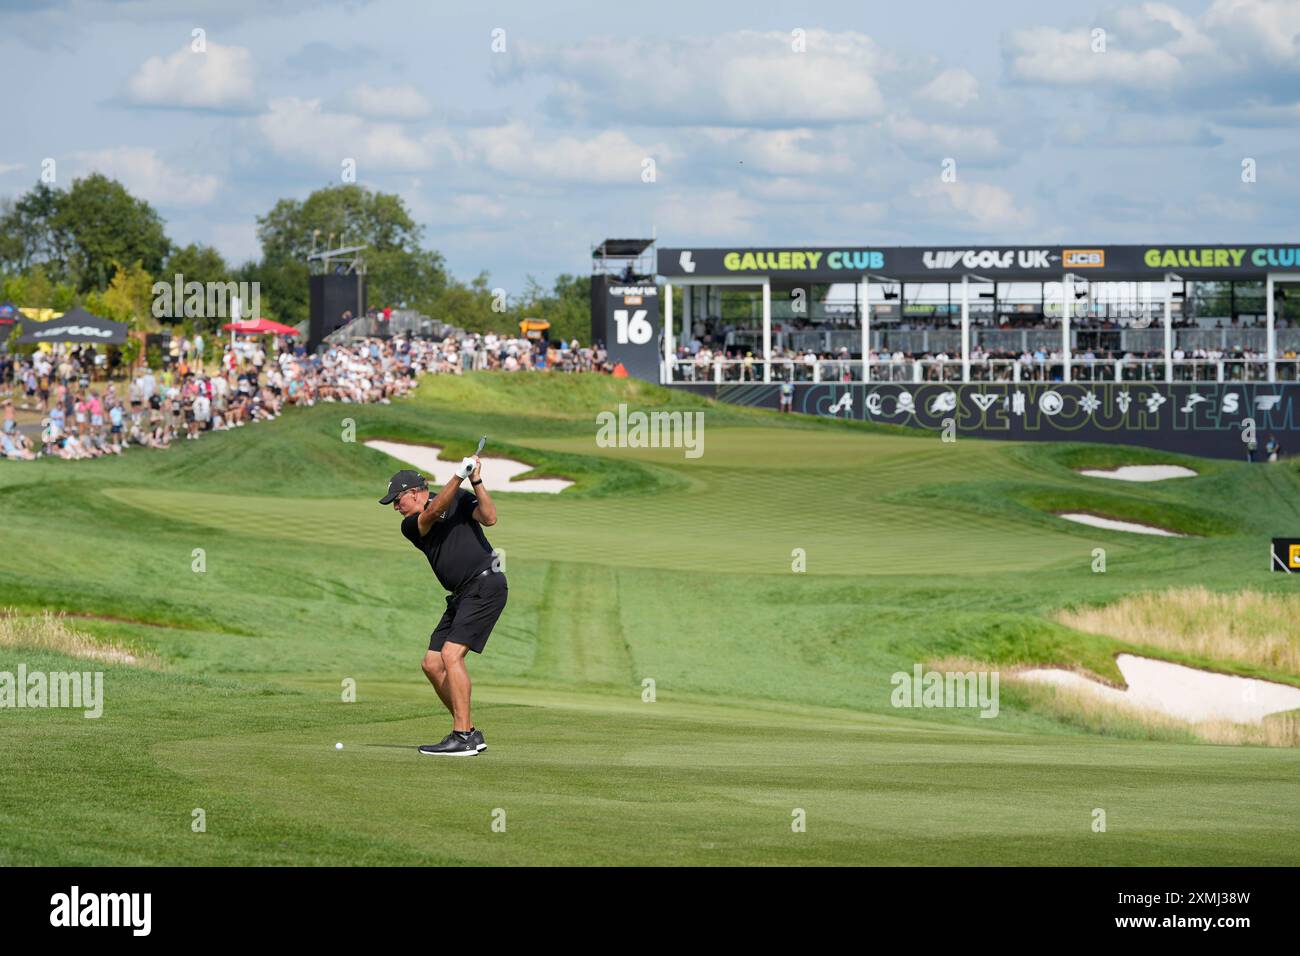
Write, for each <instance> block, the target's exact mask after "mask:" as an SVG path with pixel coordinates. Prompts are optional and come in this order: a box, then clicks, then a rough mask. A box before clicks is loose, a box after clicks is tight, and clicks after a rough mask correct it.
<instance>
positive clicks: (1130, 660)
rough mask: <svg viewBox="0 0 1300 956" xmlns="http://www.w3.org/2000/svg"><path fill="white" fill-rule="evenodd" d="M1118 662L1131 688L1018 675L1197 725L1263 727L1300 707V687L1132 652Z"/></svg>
mask: <svg viewBox="0 0 1300 956" xmlns="http://www.w3.org/2000/svg"><path fill="white" fill-rule="evenodd" d="M1115 662H1116V663H1117V664H1118V665H1119V671H1120V673H1121V674H1123V675H1124V681H1125V683H1127V684H1128V689H1127V690H1119V689H1118V688H1115V687H1110V686H1108V685H1106V684H1103V683H1101V682H1100V681H1096V680H1092V679H1090V678H1087V677H1084V676H1082V675H1080V674H1076V673H1074V672H1073V671H1066V670H1059V669H1056V668H1037V669H1034V670H1027V671H1021V672H1020V673H1018V674H1017V675H1016V676H1017V677H1022V678H1024V679H1026V680H1031V681H1038V682H1040V683H1044V684H1055V685H1056V686H1058V687H1069V688H1075V689H1079V690H1082V691H1083V692H1085V693H1088V694H1093V695H1095V696H1097V697H1099V698H1101V699H1102V700H1105V701H1108V702H1111V703H1119V704H1129V705H1131V706H1134V707H1142V708H1145V709H1147V710H1154V711H1159V712H1160V713H1162V714H1168V715H1169V716H1171V717H1177V718H1179V719H1180V720H1189V721H1192V722H1194V723H1196V722H1200V721H1204V720H1229V721H1232V722H1233V723H1237V724H1258V723H1260V721H1262V720H1263V719H1264V717H1265V716H1266V715H1268V714H1276V713H1281V712H1283V711H1288V710H1296V709H1300V687H1290V686H1288V685H1286V684H1275V683H1273V682H1272V681H1265V680H1256V679H1255V678H1251V677H1233V676H1231V675H1228V674H1214V673H1211V672H1210V671H1203V670H1197V669H1196V668H1194V667H1184V666H1183V665H1182V664H1171V663H1169V662H1168V661H1157V660H1152V659H1151V658H1148V657H1137V656H1135V655H1133V654H1120V655H1119V657H1117V658H1116V659H1115Z"/></svg>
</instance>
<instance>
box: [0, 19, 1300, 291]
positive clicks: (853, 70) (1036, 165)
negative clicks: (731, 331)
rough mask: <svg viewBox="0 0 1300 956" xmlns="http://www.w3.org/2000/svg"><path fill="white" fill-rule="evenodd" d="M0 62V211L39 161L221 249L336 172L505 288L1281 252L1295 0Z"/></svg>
mask: <svg viewBox="0 0 1300 956" xmlns="http://www.w3.org/2000/svg"><path fill="white" fill-rule="evenodd" d="M196 29H201V30H203V31H204V40H205V44H206V46H205V49H204V51H203V52H195V51H194V50H193V49H192V46H193V31H194V30H196ZM494 31H504V34H501V33H498V34H496V36H497V45H498V47H499V46H500V45H501V41H502V40H504V47H505V49H504V51H494V50H493V37H494ZM1097 31H1104V33H1098V32H1097ZM1103 44H1104V46H1103ZM0 55H2V56H3V61H4V63H5V65H6V74H7V78H8V80H9V84H10V90H9V91H8V92H7V94H6V97H5V100H4V105H3V107H0V111H2V112H0V196H16V195H18V194H20V193H21V192H23V191H25V190H26V189H28V188H30V187H31V185H32V184H33V183H34V182H35V181H36V178H37V175H38V174H39V171H40V166H41V162H42V161H43V160H44V159H45V158H47V157H52V158H54V159H55V160H56V163H57V175H58V177H59V181H60V182H61V183H63V184H66V183H67V182H69V181H70V180H71V179H72V178H75V177H76V176H80V175H84V174H85V173H87V172H89V171H91V170H99V171H101V172H104V173H107V174H109V175H112V176H115V177H116V178H118V179H120V180H121V181H122V182H124V183H125V184H126V185H127V186H128V187H129V188H130V189H131V190H132V191H133V192H135V193H136V194H137V195H142V196H144V197H145V198H147V199H148V200H150V202H152V203H153V204H154V205H155V206H156V207H157V208H158V209H159V211H160V212H161V213H162V214H163V216H164V217H165V218H166V220H167V223H168V230H169V233H170V234H171V235H172V236H173V238H175V239H177V240H179V241H181V242H190V241H197V242H205V243H210V244H212V245H215V246H216V247H217V248H219V249H220V250H221V251H222V252H223V253H224V254H225V255H226V256H227V257H229V258H231V259H232V260H235V261H242V260H244V259H247V258H251V257H255V256H256V255H257V254H258V247H257V243H256V238H255V235H254V227H255V217H256V216H257V215H259V214H261V213H264V212H265V211H266V210H268V209H269V208H270V207H271V205H272V204H273V203H274V202H275V201H276V200H277V199H279V198H282V197H286V196H293V197H300V198H301V197H305V196H306V195H307V194H308V193H310V192H311V191H312V190H313V189H316V188H319V187H321V186H325V185H328V184H331V183H337V182H339V181H340V179H341V175H342V170H343V164H344V162H345V161H346V160H353V161H355V164H356V177H357V181H358V182H361V183H363V184H365V185H367V186H370V187H372V188H375V189H380V190H384V191H388V192H396V193H399V194H400V195H401V196H402V197H403V198H404V199H405V200H406V202H407V204H408V206H409V208H410V209H411V210H412V212H413V213H414V214H415V216H416V218H417V220H418V221H419V222H420V223H421V224H423V225H424V226H425V230H426V243H427V244H428V245H429V246H431V247H433V248H436V249H438V250H439V251H440V252H442V253H443V255H445V256H446V258H447V260H448V263H449V264H450V266H451V268H452V270H453V271H454V272H455V273H456V274H457V275H459V276H462V277H468V276H471V275H473V274H475V273H477V272H478V271H479V270H484V269H485V270H488V271H489V272H491V274H492V277H493V284H494V285H500V286H502V287H504V288H506V289H507V290H508V291H510V292H511V293H512V294H513V293H514V292H516V291H517V290H519V289H521V288H522V284H523V282H524V279H525V276H526V275H528V274H531V275H533V276H535V277H536V278H538V279H539V280H540V281H542V282H543V283H545V284H549V282H550V280H551V279H552V278H553V277H554V276H555V275H556V274H557V273H560V272H583V271H585V270H586V269H587V268H588V262H589V255H590V248H591V245H592V244H593V243H595V242H596V241H598V240H600V239H602V238H604V237H606V236H631V235H649V234H650V230H651V229H654V230H655V231H656V233H657V235H658V238H659V241H660V242H661V243H662V244H664V245H669V246H690V245H697V246H702V245H768V244H782V245H794V244H804V243H808V244H816V245H839V244H851V245H864V246H865V245H930V244H941V243H1012V242H1014V243H1027V244H1028V243H1051V242H1064V241H1069V242H1075V243H1107V242H1189V243H1190V242H1244V241H1252V242H1288V243H1294V242H1296V241H1298V240H1300V222H1298V219H1300V215H1298V213H1300V135H1297V133H1298V127H1300V2H1297V0H1202V2H1178V3H1119V4H1108V5H1095V6H1090V5H1088V4H1086V3H1083V4H1081V3H1078V2H1070V3H1063V2H1061V3H1058V2H1041V0H1040V2H1022V0H1000V2H998V3H992V4H972V3H966V2H949V3H935V2H924V0H914V2H909V3H905V4H899V3H892V2H891V3H874V2H873V3H862V2H856V3H852V2H850V3H838V2H836V3H830V2H828V3H816V4H794V3H699V2H696V3H683V2H676V0H660V2H656V3H652V4H645V5H640V4H638V5H618V4H601V5H595V4H590V3H570V2H563V0H560V2H555V0H550V2H546V3H509V4H493V3H475V4H467V3H454V2H445V0H419V2H397V0H375V2H363V0H352V2H344V3H342V4H339V3H333V4H318V3H311V2H305V0H302V2H298V0H280V2H273V0H271V2H267V0H263V2H250V0H219V2H218V0H197V2H193V3H178V2H170V0H166V2H165V0H122V2H112V0H101V2H93V3H92V2H85V0H68V2H61V0H52V2H28V0H4V2H0ZM647 159H653V160H654V181H653V182H646V181H644V179H643V170H644V169H645V161H646V160H647ZM946 159H951V160H954V161H955V168H956V173H957V175H956V181H955V182H944V181H943V179H942V177H941V173H942V169H943V163H944V161H945V160H946ZM1247 159H1249V160H1253V161H1254V166H1255V179H1256V181H1255V182H1243V181H1242V163H1243V160H1247Z"/></svg>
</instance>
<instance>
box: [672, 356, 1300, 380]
mask: <svg viewBox="0 0 1300 956" xmlns="http://www.w3.org/2000/svg"><path fill="white" fill-rule="evenodd" d="M868 365H869V366H870V368H869V375H870V381H871V382H873V383H874V382H912V383H916V384H925V383H928V382H953V383H959V382H961V381H962V363H961V360H960V359H952V358H950V359H947V360H942V359H904V360H902V361H898V362H895V361H892V360H890V359H873V360H872V361H871V362H869V363H868ZM1170 366H1171V369H1172V372H1173V382H1174V383H1175V384H1177V383H1181V382H1206V383H1214V382H1266V381H1268V362H1267V361H1266V360H1263V359H1182V360H1181V361H1176V362H1172V363H1170ZM1275 367H1276V369H1277V378H1276V380H1277V381H1279V382H1295V381H1300V358H1291V359H1285V358H1280V359H1277V360H1276V362H1275ZM1063 369H1064V363H1063V362H1062V361H1061V359H1060V358H1059V357H1055V358H1047V359H1045V360H1043V361H1032V362H1022V361H1020V360H1019V359H983V360H980V361H974V360H973V361H972V362H971V363H970V379H969V381H971V382H1012V383H1020V382H1024V383H1033V382H1061V381H1063ZM763 370H764V363H763V361H762V360H761V359H759V358H754V359H752V360H745V359H734V358H732V359H723V358H717V357H714V358H711V359H709V360H708V361H705V362H700V361H696V360H695V359H694V358H675V359H673V360H672V361H671V363H670V369H669V371H670V374H669V379H668V380H669V381H670V382H682V383H709V382H711V383H715V384H734V383H736V382H763V381H764V380H765V376H764V372H763ZM862 371H863V370H862V360H861V359H857V358H850V359H829V360H828V359H818V360H817V361H816V362H812V363H810V362H807V361H805V360H803V359H794V358H779V359H772V361H771V372H770V375H769V376H766V380H768V381H770V382H774V383H780V382H796V383H826V382H861V381H862ZM1070 380H1071V381H1073V382H1099V383H1103V382H1151V383H1156V382H1164V381H1165V360H1164V359H1163V358H1125V359H1095V360H1093V361H1088V360H1087V359H1083V358H1079V357H1077V356H1072V357H1071V359H1070Z"/></svg>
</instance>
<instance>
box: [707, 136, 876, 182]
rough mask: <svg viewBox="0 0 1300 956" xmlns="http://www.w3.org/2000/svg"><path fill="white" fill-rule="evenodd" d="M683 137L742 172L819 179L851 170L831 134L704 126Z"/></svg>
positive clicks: (838, 138) (846, 154)
mask: <svg viewBox="0 0 1300 956" xmlns="http://www.w3.org/2000/svg"><path fill="white" fill-rule="evenodd" d="M685 136H686V138H687V139H688V140H690V141H692V143H694V144H698V145H699V146H700V147H703V149H702V150H700V151H703V152H707V153H708V154H709V155H710V156H716V159H717V160H718V162H720V163H728V164H729V163H731V162H735V163H736V164H737V165H738V166H739V165H740V164H743V165H744V167H745V168H744V172H765V173H772V174H774V175H778V176H820V175H826V174H830V173H843V172H847V171H848V170H850V169H851V168H852V161H851V158H850V155H851V154H850V153H849V152H847V151H846V150H845V149H842V148H841V147H842V146H843V145H844V143H843V141H842V140H843V137H842V136H840V135H838V134H836V133H835V132H818V133H814V132H813V131H812V130H809V129H799V128H796V129H738V128H736V127H729V126H712V127H709V126H705V127H695V128H692V129H690V130H689V131H687V132H686V134H685Z"/></svg>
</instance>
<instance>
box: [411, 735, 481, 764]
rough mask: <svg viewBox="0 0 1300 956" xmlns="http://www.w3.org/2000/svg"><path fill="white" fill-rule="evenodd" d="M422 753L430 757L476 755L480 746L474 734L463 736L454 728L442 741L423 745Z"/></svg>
mask: <svg viewBox="0 0 1300 956" xmlns="http://www.w3.org/2000/svg"><path fill="white" fill-rule="evenodd" d="M484 746H486V744H485V745H484ZM420 753H422V754H425V755H426V756H429V757H476V756H478V748H477V747H475V746H474V738H473V736H472V735H470V736H465V737H462V736H460V735H459V734H457V733H456V732H455V731H454V730H453V731H452V732H451V733H449V734H448V735H447V736H446V737H443V738H442V741H441V742H440V743H436V744H425V745H424V746H422V747H421V748H420Z"/></svg>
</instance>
